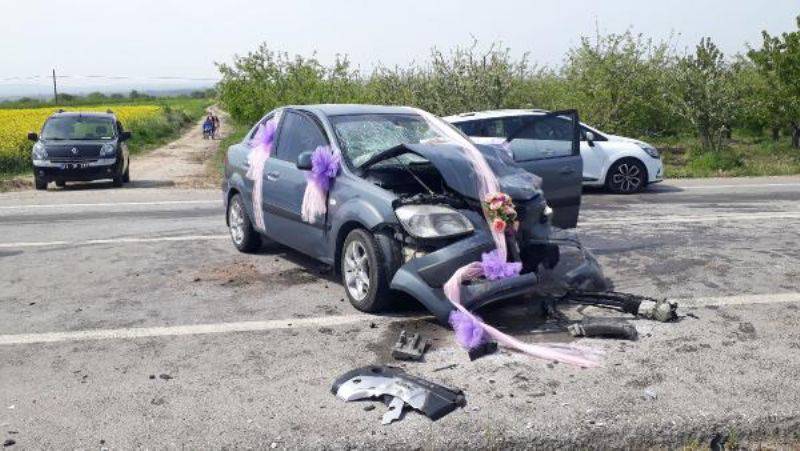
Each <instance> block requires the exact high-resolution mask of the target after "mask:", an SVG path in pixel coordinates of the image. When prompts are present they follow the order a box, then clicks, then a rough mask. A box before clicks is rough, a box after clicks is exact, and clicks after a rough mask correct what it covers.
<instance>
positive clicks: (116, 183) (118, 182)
mask: <svg viewBox="0 0 800 451" xmlns="http://www.w3.org/2000/svg"><path fill="white" fill-rule="evenodd" d="M111 184H112V185H114V188H121V187H122V176H121V175H118V176H116V177H114V178H113V179H112V180H111Z"/></svg>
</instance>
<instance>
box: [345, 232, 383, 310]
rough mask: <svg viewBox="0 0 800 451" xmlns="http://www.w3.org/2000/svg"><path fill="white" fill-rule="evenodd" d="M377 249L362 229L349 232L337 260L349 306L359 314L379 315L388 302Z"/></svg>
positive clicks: (376, 243) (381, 256) (381, 260)
mask: <svg viewBox="0 0 800 451" xmlns="http://www.w3.org/2000/svg"><path fill="white" fill-rule="evenodd" d="M386 258H387V256H384V255H383V251H382V248H381V246H379V245H378V242H377V240H376V239H375V237H374V236H373V235H372V234H371V233H369V232H367V231H366V230H363V229H355V230H353V231H351V232H350V233H349V234H348V235H347V238H345V240H344V244H343V245H342V256H341V258H340V260H339V266H340V272H341V274H342V284H343V285H344V291H345V293H346V294H347V298H348V299H349V300H350V303H351V304H353V307H355V308H356V309H358V310H361V311H362V312H370V313H373V312H379V311H381V310H384V309H385V308H386V307H387V306H388V305H389V303H390V298H389V274H388V269H389V267H388V266H389V265H387V261H386Z"/></svg>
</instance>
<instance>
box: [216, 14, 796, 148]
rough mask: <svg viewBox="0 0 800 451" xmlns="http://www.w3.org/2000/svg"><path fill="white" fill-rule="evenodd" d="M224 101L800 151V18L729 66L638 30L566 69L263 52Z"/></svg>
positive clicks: (585, 42)
mask: <svg viewBox="0 0 800 451" xmlns="http://www.w3.org/2000/svg"><path fill="white" fill-rule="evenodd" d="M217 66H218V69H219V71H220V73H221V75H222V80H221V82H220V83H219V85H218V86H217V92H218V94H219V99H220V101H221V103H222V105H223V106H224V108H226V109H227V110H228V111H229V112H230V114H231V115H232V116H233V118H234V119H235V120H237V121H239V122H242V123H252V122H254V121H256V120H258V119H259V118H260V117H261V116H262V115H263V114H264V113H265V112H266V111H269V110H271V109H273V108H275V107H277V106H280V105H289V104H309V103H376V104H389V105H413V106H417V107H420V108H423V109H425V110H428V111H431V112H432V113H434V114H438V115H448V114H455V113H462V112H467V111H477V110H486V109H498V108H544V109H550V110H554V109H563V108H577V109H578V110H579V112H580V114H581V118H582V119H583V120H584V121H586V122H588V123H591V124H592V125H595V126H597V127H598V128H600V129H603V130H608V131H611V132H615V133H619V134H626V135H632V136H639V137H666V136H677V135H681V134H687V133H688V134H694V135H696V136H697V137H698V139H699V141H700V144H701V146H702V148H703V149H705V150H707V151H710V152H719V151H721V150H722V149H724V148H725V147H726V143H727V140H728V139H729V138H730V136H731V133H732V131H733V130H736V131H737V132H741V133H748V134H752V135H760V134H765V133H768V134H770V136H772V138H773V139H775V140H778V139H779V138H780V137H781V136H782V135H788V136H791V142H792V145H793V147H795V148H800V16H798V18H797V30H793V31H790V32H785V33H782V34H780V35H776V36H773V35H770V34H769V33H767V32H766V31H764V32H763V33H762V42H761V43H760V45H759V46H757V47H751V48H748V49H747V50H746V51H744V52H742V53H739V54H736V55H732V56H726V55H724V54H723V52H722V51H721V50H720V49H719V48H718V47H717V45H716V44H715V43H714V42H713V40H712V39H711V38H708V37H706V38H703V39H702V40H701V41H700V42H699V43H698V44H697V45H696V47H695V48H694V49H692V50H685V51H678V50H676V49H675V47H674V45H673V44H672V42H671V40H662V41H655V40H653V39H650V38H647V37H645V36H643V35H641V34H634V33H632V32H631V31H627V32H625V33H617V34H615V33H611V34H600V33H597V35H596V36H594V37H591V38H590V37H584V38H582V39H581V41H580V43H579V44H578V45H576V46H575V47H573V48H572V49H570V50H569V51H568V53H567V55H566V57H565V59H564V62H563V63H562V64H561V65H560V67H555V68H554V67H547V66H539V65H537V64H535V63H533V62H531V60H530V57H529V55H527V54H525V55H523V56H521V57H514V56H513V55H512V53H511V51H510V49H508V48H505V47H503V46H501V45H500V44H496V43H495V44H492V45H491V46H489V47H488V48H485V49H481V48H480V47H479V46H478V45H477V43H475V42H473V44H472V45H471V46H466V47H457V48H454V49H452V50H450V51H442V50H439V49H433V50H432V51H431V53H430V56H429V58H428V60H427V61H424V62H422V63H419V64H409V65H407V66H395V67H384V66H379V67H378V68H376V69H374V70H373V71H371V72H370V73H363V72H361V71H359V70H358V69H357V68H355V67H354V66H353V65H352V64H351V62H350V61H349V59H348V57H347V56H346V55H337V56H336V59H335V61H334V62H333V63H332V64H328V65H325V64H322V63H321V62H320V61H319V60H318V59H317V58H316V56H315V55H312V56H310V57H304V56H300V55H296V56H289V55H288V54H287V53H285V52H278V51H275V50H273V49H271V48H269V46H268V45H267V44H266V43H265V44H262V45H261V46H260V47H259V48H258V49H257V50H255V51H253V52H250V53H248V54H247V55H244V56H237V57H235V58H234V60H233V62H232V63H231V64H218V65H217Z"/></svg>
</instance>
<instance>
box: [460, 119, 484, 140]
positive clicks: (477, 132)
mask: <svg viewBox="0 0 800 451" xmlns="http://www.w3.org/2000/svg"><path fill="white" fill-rule="evenodd" d="M453 125H455V126H456V127H457V128H458V129H459V130H461V131H462V132H463V133H464V134H465V135H467V136H476V137H482V136H485V135H484V134H483V121H465V122H456V123H455V124H453Z"/></svg>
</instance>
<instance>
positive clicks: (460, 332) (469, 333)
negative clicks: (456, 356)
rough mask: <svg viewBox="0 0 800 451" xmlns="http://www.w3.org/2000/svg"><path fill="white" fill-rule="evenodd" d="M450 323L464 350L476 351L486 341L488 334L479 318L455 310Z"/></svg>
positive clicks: (449, 320)
mask: <svg viewBox="0 0 800 451" xmlns="http://www.w3.org/2000/svg"><path fill="white" fill-rule="evenodd" d="M448 322H449V323H450V326H451V327H452V328H453V330H454V331H455V332H456V341H457V342H458V344H460V345H461V346H462V347H463V348H466V349H475V348H477V347H478V346H480V345H481V344H483V343H484V342H485V341H486V333H485V332H484V330H483V325H481V323H480V318H478V317H477V316H474V315H470V314H468V313H464V312H462V311H459V310H453V311H452V312H450V318H449V319H448Z"/></svg>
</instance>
